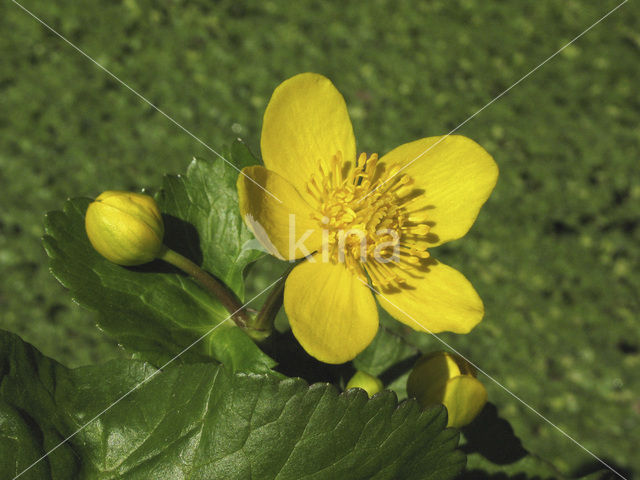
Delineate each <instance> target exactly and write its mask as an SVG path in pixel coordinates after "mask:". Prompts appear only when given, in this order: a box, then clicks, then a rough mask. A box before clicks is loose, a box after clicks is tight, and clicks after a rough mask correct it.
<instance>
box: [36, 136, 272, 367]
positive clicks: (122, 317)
mask: <svg viewBox="0 0 640 480" xmlns="http://www.w3.org/2000/svg"><path fill="white" fill-rule="evenodd" d="M242 149H245V150H244V151H245V153H244V154H243V153H242V152H243V150H242ZM233 151H234V152H237V155H239V156H240V160H239V161H240V162H241V163H240V165H242V164H243V162H244V163H246V162H248V159H247V157H246V155H250V154H248V151H246V148H245V147H244V146H235V147H234V150H233ZM238 152H239V153H238ZM221 169H223V170H221ZM228 170H231V171H232V172H235V171H234V170H233V169H231V168H230V167H229V166H226V165H225V164H224V163H223V161H222V160H218V161H213V162H208V161H200V160H198V161H194V163H192V165H191V167H190V169H189V173H188V174H187V177H186V178H184V179H174V180H168V183H167V185H174V184H175V185H179V186H180V188H178V187H175V188H173V187H171V188H168V189H167V190H165V191H163V193H162V194H161V195H160V197H161V199H162V200H161V202H160V206H161V210H162V211H163V214H164V213H165V212H164V210H163V206H164V205H167V208H168V212H169V213H168V214H167V215H165V220H166V221H165V223H166V231H167V242H168V243H169V244H170V246H172V247H175V248H176V249H177V250H178V251H182V252H183V253H185V254H187V255H189V254H190V253H192V254H193V252H189V251H188V249H189V248H190V246H191V247H192V248H196V247H193V246H194V245H195V242H198V244H197V245H198V246H197V248H196V250H197V251H201V252H202V257H201V258H197V255H196V256H194V257H192V258H193V259H194V260H201V261H202V262H203V264H204V265H205V267H206V268H210V269H211V270H212V271H214V273H217V274H220V275H222V277H223V278H225V279H227V280H228V281H230V282H232V285H230V287H231V288H233V289H234V290H235V292H236V293H237V294H239V295H240V297H242V290H243V287H242V283H241V282H242V270H243V268H244V267H245V266H246V265H247V264H248V262H250V261H252V260H253V259H255V258H256V257H257V255H258V253H256V251H255V250H247V249H246V248H243V245H245V243H246V241H247V240H246V239H247V238H250V237H249V235H250V234H249V233H248V231H247V230H246V229H245V227H244V226H241V221H240V217H239V214H238V213H237V211H236V210H237V205H235V207H234V202H237V197H235V195H236V194H235V180H233V178H232V177H233V175H232V174H231V173H229V172H228ZM235 173H236V175H237V172H235ZM209 176H211V177H215V178H216V180H210V179H209V178H208V177H209ZM234 178H235V177H234ZM175 185H174V186H175ZM172 192H174V193H172ZM215 196H219V198H220V199H221V200H219V201H217V203H216V205H211V208H212V211H209V210H208V209H207V208H208V207H207V206H206V205H204V204H203V203H198V202H200V200H202V198H214V197H215ZM192 197H193V198H196V199H199V200H196V203H195V204H194V205H196V206H195V207H190V206H188V205H189V201H190V200H189V199H190V198H192ZM89 202H90V200H89V199H73V200H69V201H67V202H66V203H65V206H64V211H62V212H60V211H55V212H50V213H48V214H47V216H46V219H45V231H46V235H45V237H44V238H43V243H44V247H45V249H46V251H47V254H48V255H49V258H50V268H51V271H52V273H53V274H54V276H55V277H56V278H57V279H58V280H59V281H60V282H61V283H62V284H63V285H64V286H65V287H67V288H68V289H69V290H70V291H71V295H72V296H73V299H74V300H75V301H76V302H77V303H79V304H80V305H83V306H85V307H88V308H90V309H92V310H95V311H98V312H99V315H100V318H99V326H100V328H101V329H103V330H104V331H106V332H107V333H108V334H110V335H111V336H113V337H114V338H116V339H117V340H118V341H119V342H120V343H121V344H122V345H123V346H125V347H126V348H128V349H130V350H132V351H134V352H138V353H137V355H138V356H139V357H140V358H145V359H148V360H151V359H153V361H154V363H156V365H158V364H161V363H163V362H164V361H167V360H168V359H169V358H173V357H174V356H175V355H177V354H178V353H180V352H182V351H183V350H184V349H185V347H187V346H189V345H191V344H192V343H193V342H194V341H195V340H197V339H198V338H199V337H201V336H202V335H203V334H205V333H206V332H208V331H210V330H211V329H212V328H213V327H216V326H217V325H220V326H219V327H218V328H216V329H215V330H214V331H213V332H212V333H211V334H209V335H208V336H207V337H206V339H204V340H203V341H201V342H199V343H198V344H196V345H195V346H194V347H193V348H190V349H189V350H187V351H186V352H184V353H183V354H182V355H181V356H180V358H179V361H180V362H183V361H207V360H210V359H211V356H213V358H215V359H217V360H219V361H221V362H224V363H227V364H228V365H229V366H230V367H231V368H234V369H242V370H246V371H254V372H264V371H266V370H268V369H269V368H271V367H273V366H274V365H275V362H273V360H271V359H270V358H269V357H268V356H267V355H265V354H264V353H263V352H262V351H261V350H260V349H259V348H258V347H257V346H256V345H255V344H254V343H253V341H251V340H250V339H249V338H248V337H247V336H246V335H245V334H244V332H242V331H233V332H231V333H230V332H229V330H237V327H235V326H234V324H233V322H232V321H231V320H228V317H229V312H227V311H226V310H225V309H224V308H223V307H222V305H221V304H220V303H219V302H218V301H217V299H215V298H213V297H212V296H211V295H210V294H209V293H208V292H206V291H205V290H203V289H202V288H201V287H200V286H199V285H198V284H197V283H195V282H194V281H193V280H192V279H190V278H188V277H187V276H185V275H184V274H183V273H182V272H179V271H178V270H176V269H174V268H173V267H171V266H169V265H168V264H165V263H163V262H160V261H156V262H152V263H149V264H146V265H143V266H140V267H135V268H125V267H121V266H119V265H115V264H113V263H111V262H109V261H107V260H106V259H104V258H103V257H102V256H100V255H99V254H98V253H97V252H96V251H95V250H94V249H93V247H92V246H91V244H90V243H89V241H88V238H87V235H86V232H85V229H84V215H85V212H86V209H87V206H88V204H89ZM225 209H226V210H225ZM224 211H226V212H227V213H224ZM180 215H184V218H183V217H181V216H180ZM191 222H194V223H191ZM185 249H186V250H187V251H185ZM198 249H199V250H198ZM223 251H228V252H230V253H229V255H227V256H224V255H222V254H221V253H220V252H223ZM234 252H235V253H234ZM225 319H226V320H225Z"/></svg>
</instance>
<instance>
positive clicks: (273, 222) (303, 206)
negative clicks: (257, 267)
mask: <svg viewBox="0 0 640 480" xmlns="http://www.w3.org/2000/svg"><path fill="white" fill-rule="evenodd" d="M237 187H238V200H239V203H240V215H242V218H243V219H244V220H245V223H246V224H247V225H248V226H249V228H250V229H251V231H252V232H253V234H254V235H255V236H256V238H257V239H258V241H259V242H260V243H261V244H262V245H263V246H264V247H265V248H266V249H267V251H268V252H269V253H270V254H272V255H275V256H277V257H278V258H281V259H287V260H293V259H295V258H302V257H305V256H307V255H309V254H311V253H313V252H314V251H315V250H318V249H320V247H321V246H322V234H321V232H320V229H319V224H318V222H317V221H316V220H314V219H312V218H311V216H312V213H313V212H312V210H311V207H309V205H308V204H307V202H305V201H304V199H303V198H302V197H301V196H300V195H299V194H298V192H297V191H296V189H295V188H294V187H293V186H292V185H291V184H290V183H289V182H287V181H286V180H285V179H284V178H282V177H281V176H280V175H278V174H277V173H275V172H272V171H269V170H267V169H266V168H264V167H260V166H256V167H246V168H244V169H243V170H242V175H239V176H238V182H237ZM274 197H275V198H274ZM279 200H280V201H279Z"/></svg>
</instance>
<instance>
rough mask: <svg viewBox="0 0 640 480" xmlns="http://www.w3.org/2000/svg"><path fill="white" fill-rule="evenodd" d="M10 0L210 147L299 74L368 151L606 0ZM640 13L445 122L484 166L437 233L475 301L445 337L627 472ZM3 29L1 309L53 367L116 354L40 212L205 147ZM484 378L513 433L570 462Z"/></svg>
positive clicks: (419, 126)
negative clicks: (446, 232)
mask: <svg viewBox="0 0 640 480" xmlns="http://www.w3.org/2000/svg"><path fill="white" fill-rule="evenodd" d="M21 3H22V4H23V5H24V6H25V7H26V8H28V9H30V10H32V11H33V12H34V13H35V14H36V15H38V16H40V17H41V18H42V19H43V20H44V21H45V22H47V23H49V24H50V25H51V26H52V27H53V28H55V29H56V30H58V31H59V32H61V33H62V34H63V35H65V36H66V37H68V38H69V39H70V40H71V41H72V42H74V43H75V44H77V45H78V46H79V47H80V48H82V49H84V50H85V51H86V52H87V53H88V54H89V55H91V56H92V57H93V58H95V59H96V61H98V62H99V63H101V64H102V65H104V66H105V67H106V68H108V69H109V70H111V71H112V72H113V73H114V74H115V75H118V76H119V77H121V78H122V80H123V81H125V82H127V83H128V84H129V85H130V86H131V87H132V88H134V89H136V90H138V91H139V92H141V93H142V94H143V95H144V96H146V97H147V98H148V99H149V100H150V101H151V102H153V103H154V104H156V105H158V106H159V107H160V108H161V109H163V110H164V111H166V112H167V113H168V114H169V115H171V116H172V117H173V118H174V119H175V120H176V121H177V122H178V123H180V124H182V125H184V126H185V127H186V128H187V129H189V130H191V131H192V132H193V133H194V134H195V135H196V136H198V137H200V138H201V139H202V140H204V141H205V142H206V143H207V144H208V145H210V146H211V147H213V148H214V149H220V148H221V147H222V146H223V145H225V144H227V143H229V142H230V141H231V140H232V139H234V138H235V137H242V138H243V139H245V141H246V142H247V143H248V144H249V145H250V146H251V147H252V149H253V150H254V152H256V153H258V152H259V149H258V145H259V138H260V126H261V118H262V113H263V111H264V108H265V106H266V104H267V101H268V99H269V96H270V94H271V92H272V91H273V89H274V88H275V86H276V85H277V84H278V83H279V82H281V81H282V80H284V79H286V78H288V77H290V76H292V75H294V74H296V73H299V72H304V71H315V72H319V73H323V74H325V75H327V76H328V77H330V78H331V79H332V80H333V82H334V83H335V84H336V86H337V87H338V88H339V90H340V91H341V92H342V93H343V94H344V96H345V98H346V100H347V103H348V105H349V109H350V113H351V116H352V120H353V123H354V128H355V131H356V137H357V139H358V142H359V150H360V151H363V150H364V151H369V152H371V151H375V152H379V153H384V152H385V151H388V150H389V149H391V148H393V147H395V146H397V145H399V144H401V143H404V142H407V141H411V140H414V139H417V138H420V137H424V136H431V135H440V134H445V133H447V132H449V131H450V130H451V129H453V128H454V127H456V126H457V125H458V124H459V123H460V122H462V121H463V120H465V119H466V118H467V117H468V116H469V115H471V114H473V113H474V112H476V111H477V110H478V109H479V108H480V107H482V106H483V105H485V104H486V103H487V102H489V101H490V100H491V99H492V98H494V97H495V96H496V95H497V94H499V93H500V92H502V91H503V90H504V89H505V88H507V87H509V86H510V85H511V84H512V83H513V82H515V81H516V80H518V79H519V78H520V77H521V76H522V75H524V74H526V73H527V72H528V71H529V70H530V69H532V68H533V67H535V66H536V65H538V64H539V63H540V62H542V61H543V60H544V59H545V58H547V57H548V56H549V55H551V54H552V53H553V52H555V51H556V50H557V49H558V48H560V47H561V46H562V45H564V44H565V43H566V42H568V41H569V40H571V39H572V38H573V37H574V36H576V35H578V34H579V33H580V32H582V31H583V30H584V29H585V28H587V27H588V26H590V25H591V24H592V23H593V22H595V21H596V20H597V19H599V18H600V17H601V16H602V15H604V14H605V13H606V12H607V11H608V10H610V9H611V8H613V7H614V6H616V4H617V3H619V2H617V1H602V2H588V1H562V2H560V1H540V2H519V1H515V0H510V1H502V2H481V1H479V0H478V1H472V0H467V1H449V2H447V1H433V2H418V1H414V2H402V1H391V0H390V1H372V2H353V3H351V2H344V1H340V2H333V1H319V2H308V1H303V2H272V1H264V2H246V3H244V2H243V3H240V2H232V1H223V2H216V3H215V4H213V3H210V2H205V1H190V2H186V1H165V2H151V1H142V0H140V1H138V0H125V1H114V2H97V1H95V0H93V1H91V2H74V1H71V0H63V1H58V2H45V1H35V0H24V2H21ZM639 20H640V8H639V7H638V6H637V4H636V3H635V2H628V3H627V4H626V5H624V6H623V7H622V8H620V10H619V11H617V12H616V13H614V14H613V15H612V16H611V17H609V18H607V19H606V20H604V21H603V23H602V24H600V25H598V26H596V27H595V28H594V29H593V30H592V31H590V32H588V33H587V34H586V35H585V36H584V37H582V38H580V39H579V40H578V41H577V42H576V43H575V44H574V45H572V46H570V47H568V48H566V49H565V50H563V51H562V53H561V54H559V55H558V56H557V57H556V58H554V59H553V60H551V61H550V62H549V63H548V64H547V65H545V66H543V67H541V68H540V70H538V71H537V72H535V73H534V74H533V75H532V76H531V77H529V78H528V79H526V80H525V81H523V82H522V83H521V84H520V85H518V86H516V87H515V88H514V89H513V90H512V91H511V92H509V94H508V95H506V96H505V97H504V98H502V99H500V100H498V101H497V102H496V103H495V104H493V105H491V106H489V107H488V108H487V109H486V110H485V111H483V112H482V113H480V114H479V115H478V116H477V117H476V118H474V119H473V120H471V121H470V122H469V123H467V124H466V125H464V127H463V128H461V129H460V131H459V133H462V134H464V135H467V136H469V137H471V138H473V139H475V140H476V141H478V142H479V143H480V144H482V145H483V146H484V147H485V148H486V149H487V150H489V152H490V153H491V154H492V155H493V156H494V157H495V159H496V161H497V162H498V164H499V166H500V170H501V177H500V180H499V183H498V186H497V188H496V190H495V192H494V194H493V195H492V197H491V199H490V200H489V202H488V203H487V205H486V206H485V207H484V209H483V211H482V213H481V215H480V217H479V219H478V221H477V223H476V225H475V226H474V228H473V229H472V231H471V232H470V234H469V235H467V236H466V237H465V238H464V239H463V240H461V241H458V242H454V243H453V244H451V245H447V246H444V247H441V248H439V249H438V250H439V251H438V252H434V255H435V256H436V257H437V258H439V259H440V260H442V261H444V262H446V263H448V264H450V265H452V266H455V267H456V268H458V269H460V270H461V271H463V272H464V273H465V274H466V275H467V277H468V278H469V279H470V280H471V281H472V282H473V284H474V285H475V286H476V288H477V290H478V291H479V293H480V295H481V296H482V298H483V299H484V302H485V305H486V310H487V314H486V318H485V320H484V322H483V323H482V324H481V326H479V327H478V328H477V329H476V330H475V331H474V332H473V333H472V334H471V335H468V336H453V335H445V336H444V337H443V338H444V339H445V340H446V341H448V342H450V343H451V344H452V345H453V346H455V347H456V348H457V349H458V350H460V351H461V352H462V353H464V354H465V355H468V356H469V357H470V358H471V359H473V360H474V361H475V362H476V363H478V365H479V366H480V367H482V368H483V369H485V370H486V371H487V372H489V373H490V374H491V375H492V376H494V378H495V379H497V380H498V381H500V382H501V383H502V384H503V385H505V386H506V387H508V388H509V389H511V390H512V391H513V392H514V393H516V394H517V395H518V396H520V397H521V398H522V399H524V400H525V401H526V402H528V403H529V404H530V405H531V406H533V407H534V408H536V409H537V410H538V411H539V412H540V413H542V414H543V415H545V416H547V417H548V418H549V419H550V420H551V421H552V422H554V423H555V424H557V425H558V427H560V428H561V429H563V430H565V431H566V432H567V433H569V434H570V435H572V436H573V437H574V438H575V439H576V440H577V441H579V442H580V443H582V444H583V445H584V446H585V447H586V448H588V449H591V450H593V451H594V452H595V453H596V454H597V455H599V456H601V457H603V458H604V459H605V460H606V461H608V462H611V463H612V464H614V465H615V466H617V467H618V468H621V469H623V470H624V471H626V472H632V471H635V472H640V456H638V455H637V451H636V450H637V446H638V445H639V444H640V323H639V320H640V319H639V315H638V312H640V295H639V292H640V273H639V272H638V265H639V262H640V220H639V216H640V208H639V206H640V167H639V165H640V162H639V159H638V152H639V151H640V130H639V123H638V120H639V118H640V97H639V96H638V90H637V85H638V81H639V79H640V33H639V32H638V25H639V24H640V23H639ZM0 28H1V31H2V36H1V37H0V204H1V206H2V208H1V209H0V273H1V275H2V277H1V278H2V279H1V281H0V328H4V329H8V330H11V331H14V332H17V333H18V334H20V335H21V336H22V337H23V338H24V339H25V340H27V341H29V342H31V343H33V344H34V345H36V346H37V347H38V348H39V349H41V350H42V351H43V352H44V353H45V354H46V355H49V356H51V357H53V358H55V359H57V360H59V361H61V362H63V363H65V364H67V365H69V366H77V365H83V364H87V363H92V362H96V361H100V360H104V359H107V358H112V357H114V356H117V355H121V354H122V353H121V352H120V351H119V349H118V348H117V346H116V345H115V343H114V342H113V341H111V340H109V339H108V338H105V337H104V335H102V334H101V333H100V332H99V331H98V330H97V329H96V328H95V326H94V323H95V316H94V314H93V313H91V312H88V311H85V310H82V309H80V308H79V307H77V306H76V305H74V304H73V303H72V302H71V300H70V299H69V297H68V295H67V294H66V292H65V291H64V290H63V289H62V288H61V287H60V286H59V285H58V284H57V283H56V281H55V280H54V279H53V278H52V277H51V276H50V275H49V272H48V269H47V260H46V256H45V254H44V252H43V250H42V248H41V245H40V236H41V235H42V216H43V214H44V212H45V211H47V210H52V209H58V208H60V207H61V206H62V202H63V201H64V199H65V198H66V197H68V196H85V195H86V196H95V195H96V194H98V193H99V192H100V191H102V190H106V189H137V188H138V187H142V186H147V187H151V188H152V189H153V188H156V187H157V186H158V185H160V182H161V177H162V175H163V174H164V173H166V172H171V173H179V172H182V171H184V169H185V168H186V166H187V164H188V162H189V161H190V158H191V157H192V156H193V155H199V156H205V157H207V156H209V157H211V156H212V154H211V152H209V151H207V150H206V149H205V148H204V147H203V146H202V145H200V144H198V143H197V142H196V141H195V140H194V139H193V138H191V137H190V136H188V135H187V134H185V133H184V132H183V131H181V130H180V129H179V128H177V127H176V126H175V125H173V124H172V123H171V122H169V121H168V120H167V119H166V118H164V117H163V116H162V115H160V114H159V113H158V112H156V111H155V110H154V109H152V108H151V107H150V106H148V105H146V104H145V103H144V102H142V101H141V100H140V99H139V98H137V97H136V96H135V95H133V94H132V93H131V92H130V91H128V90H127V89H126V88H124V87H123V86H121V85H119V84H118V83H117V82H115V81H114V80H113V79H112V78H110V77H109V76H108V75H107V74H105V72H103V71H101V70H100V69H99V68H97V67H96V66H95V65H94V64H92V63H91V62H90V61H89V60H87V59H86V58H84V57H83V56H81V55H80V54H79V53H78V52H77V51H74V50H73V49H72V48H71V47H70V46H69V45H67V44H65V43H64V42H63V41H62V40H61V39H59V38H57V37H56V36H55V35H53V34H52V33H51V32H48V31H47V30H46V29H45V28H43V27H42V26H41V25H40V24H38V23H37V22H36V21H35V20H34V19H33V18H31V17H30V16H28V15H27V14H26V13H25V12H24V11H22V10H21V9H20V8H19V7H18V6H16V5H15V4H13V3H11V2H9V1H8V0H7V1H3V2H2V4H1V5H0ZM634 85H635V86H634ZM265 270H266V273H263V277H264V278H258V279H257V280H256V281H257V282H266V280H267V279H266V275H267V274H268V269H264V268H263V272H265ZM433 345H434V348H439V347H438V344H437V342H435V341H434V342H433ZM485 384H486V385H487V387H488V389H489V396H490V400H491V401H492V402H494V403H495V404H496V405H497V406H498V408H499V411H500V414H501V415H502V416H504V417H506V418H507V419H508V420H509V421H510V422H511V424H512V425H513V426H514V428H515V430H516V434H517V435H518V436H520V437H521V438H522V440H523V442H524V445H525V447H527V448H528V449H530V450H532V451H533V452H535V453H537V454H539V455H541V456H542V457H544V458H547V459H549V460H551V461H553V463H554V464H555V465H556V466H558V467H559V468H560V469H562V470H565V471H574V472H575V471H576V470H579V469H583V470H585V469H586V470H588V468H589V465H590V464H591V463H592V462H593V458H591V457H590V456H589V455H588V454H587V453H585V452H584V451H583V450H581V449H580V447H578V446H577V445H575V444H573V443H572V442H571V441H570V440H568V439H567V438H565V437H564V436H563V435H562V434H560V433H559V432H558V431H556V430H554V429H553V428H552V427H551V426H549V425H548V424H545V423H544V422H543V421H542V420H541V419H540V418H539V417H538V416H537V415H536V414H534V413H532V412H531V411H530V410H528V409H527V408H526V407H524V406H523V405H522V404H521V403H519V402H518V401H517V400H515V399H514V398H513V397H511V396H509V395H508V394H506V393H505V392H504V391H503V390H501V389H500V388H498V387H497V386H495V385H494V384H492V383H491V382H490V381H489V380H487V379H486V378H485Z"/></svg>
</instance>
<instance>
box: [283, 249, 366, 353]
mask: <svg viewBox="0 0 640 480" xmlns="http://www.w3.org/2000/svg"><path fill="white" fill-rule="evenodd" d="M311 260H313V262H312V261H311ZM319 260H320V259H319V258H315V257H312V258H311V259H309V260H307V261H304V262H302V263H301V264H300V265H298V266H296V267H295V268H294V269H293V271H292V272H291V273H290V274H289V277H288V278H287V282H286V284H285V289H284V308H285V311H286V312H287V316H288V317H289V323H290V324H291V330H292V331H293V334H294V335H295V337H296V338H297V339H298V341H299V342H300V345H302V347H303V348H304V349H305V350H306V351H307V352H308V353H309V354H310V355H312V356H314V357H315V358H317V359H318V360H320V361H322V362H325V363H344V362H348V361H349V360H352V359H353V358H355V356H356V355H358V354H359V353H360V352H361V351H362V350H364V349H365V348H366V347H367V346H368V345H369V344H370V343H371V341H372V340H373V337H375V335H376V332H377V331H378V310H377V308H376V302H375V300H374V298H373V294H372V293H371V291H370V290H369V287H368V286H367V285H365V284H364V283H363V282H362V281H361V280H359V279H358V278H357V277H356V276H355V275H354V274H353V273H352V272H351V271H349V270H348V269H347V268H346V267H345V266H344V264H342V263H338V264H333V263H321V262H319Z"/></svg>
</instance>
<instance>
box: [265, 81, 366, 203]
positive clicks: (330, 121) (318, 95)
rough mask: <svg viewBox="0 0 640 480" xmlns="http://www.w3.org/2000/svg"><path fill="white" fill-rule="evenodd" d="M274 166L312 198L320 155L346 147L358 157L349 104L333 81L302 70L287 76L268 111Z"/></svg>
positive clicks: (350, 156) (269, 161) (268, 152)
mask: <svg viewBox="0 0 640 480" xmlns="http://www.w3.org/2000/svg"><path fill="white" fill-rule="evenodd" d="M260 145H261V150H262V159H263V161H264V164H265V166H266V167H267V168H268V169H269V170H273V171H274V172H276V173H279V174H280V175H282V176H283V177H284V178H286V179H287V180H289V182H291V183H292V184H293V185H294V186H295V187H296V188H297V189H298V191H299V192H300V194H301V195H303V196H304V197H305V198H307V195H308V193H307V190H306V188H307V182H308V181H309V180H310V178H311V174H313V173H317V172H318V169H319V165H320V161H323V162H329V161H331V159H332V158H333V156H334V155H336V154H337V153H338V152H341V154H342V158H343V160H344V161H345V162H354V161H355V155H356V142H355V138H354V136H353V128H352V126H351V120H350V119H349V113H348V112H347V106H346V104H345V102H344V98H343V97H342V95H341V94H340V92H339V91H338V90H337V89H336V88H335V87H334V86H333V84H332V83H331V81H330V80H329V79H328V78H326V77H323V76H322V75H318V74H316V73H302V74H300V75H296V76H295V77H292V78H290V79H288V80H285V81H284V82H282V83H281V84H280V85H279V86H278V87H277V88H276V90H275V91H274V92H273V95H272V96H271V100H270V101H269V105H267V109H266V111H265V113H264V120H263V123H262V137H261V139H260Z"/></svg>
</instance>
